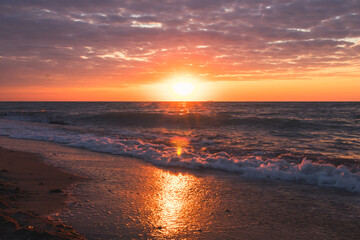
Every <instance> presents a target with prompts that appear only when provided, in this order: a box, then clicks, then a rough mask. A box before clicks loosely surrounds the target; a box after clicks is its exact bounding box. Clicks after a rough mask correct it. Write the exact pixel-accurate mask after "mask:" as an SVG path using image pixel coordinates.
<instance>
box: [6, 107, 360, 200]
mask: <svg viewBox="0 0 360 240" xmlns="http://www.w3.org/2000/svg"><path fill="white" fill-rule="evenodd" d="M0 135H3V136H8V137H10V138H21V139H32V140H42V141H49V142H55V143H60V144H63V145H65V146H71V147H75V148H84V149H87V150H91V151H96V152H102V153H109V154H113V155H122V156H128V157H135V158H138V159H141V160H143V161H146V162H150V163H152V164H154V165H157V166H162V167H165V168H166V167H178V168H186V169H199V170H202V169H209V170H217V171H221V172H222V173H228V174H237V175H239V176H241V177H244V178H248V179H265V180H266V181H274V180H280V181H284V182H291V183H294V184H295V185H296V184H309V185H317V186H320V187H330V188H338V189H342V190H345V191H349V192H357V193H359V192H360V103H359V102H354V103H353V102H314V103H312V102H0Z"/></svg>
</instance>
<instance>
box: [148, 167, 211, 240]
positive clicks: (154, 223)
mask: <svg viewBox="0 0 360 240" xmlns="http://www.w3.org/2000/svg"><path fill="white" fill-rule="evenodd" d="M200 185H201V179H199V178H197V177H195V176H192V175H189V174H182V173H178V174H177V173H173V172H169V171H162V170H159V171H157V172H156V173H155V174H154V191H153V192H152V195H151V196H149V198H148V199H144V201H145V203H144V204H145V208H147V209H149V210H150V211H149V212H148V214H150V216H148V219H147V221H146V224H149V225H150V226H148V227H150V228H152V230H151V235H152V236H153V237H160V238H176V237H177V236H180V235H181V236H183V234H184V232H193V234H194V232H197V231H199V230H200V228H201V225H202V224H203V223H204V222H203V220H202V219H201V218H202V216H201V214H200V209H201V208H200V207H201V202H202V198H203V195H202V194H201V193H199V191H198V190H197V189H198V188H199V186H200Z"/></svg>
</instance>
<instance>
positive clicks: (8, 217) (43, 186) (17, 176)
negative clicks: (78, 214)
mask: <svg viewBox="0 0 360 240" xmlns="http://www.w3.org/2000/svg"><path fill="white" fill-rule="evenodd" d="M0 179H1V182H0V191H1V196H0V203H1V204H0V205H1V207H0V218H1V224H0V236H1V237H0V239H83V237H82V236H81V235H80V234H78V233H76V232H75V231H74V230H73V229H72V228H71V227H69V226H66V225H63V224H62V223H61V222H58V221H52V220H50V219H49V218H47V217H46V216H47V215H49V214H52V213H56V212H57V211H59V210H61V209H63V208H64V207H66V206H67V203H66V201H67V199H68V194H67V193H66V190H67V189H68V188H69V187H70V185H72V184H74V183H76V182H78V181H83V180H84V179H83V178H80V177H78V176H75V175H73V174H70V173H66V172H64V171H62V170H60V169H59V168H56V167H53V166H50V165H47V164H45V163H44V162H43V161H42V160H41V158H40V157H39V156H38V155H36V154H34V153H27V152H20V151H12V150H7V149H2V148H0Z"/></svg>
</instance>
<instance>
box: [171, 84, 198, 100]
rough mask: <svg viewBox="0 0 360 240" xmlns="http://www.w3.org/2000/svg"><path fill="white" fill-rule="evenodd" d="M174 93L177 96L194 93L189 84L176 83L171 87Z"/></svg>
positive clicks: (192, 87)
mask: <svg viewBox="0 0 360 240" xmlns="http://www.w3.org/2000/svg"><path fill="white" fill-rule="evenodd" d="M173 89H174V92H175V93H176V94H178V95H179V96H182V97H183V96H187V95H189V94H191V93H192V92H193V91H194V85H193V84H192V83H189V82H178V83H175V84H174V85H173Z"/></svg>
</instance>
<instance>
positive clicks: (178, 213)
mask: <svg viewBox="0 0 360 240" xmlns="http://www.w3.org/2000/svg"><path fill="white" fill-rule="evenodd" d="M0 146H4V147H9V148H12V149H14V150H20V149H23V150H25V151H33V152H38V153H39V154H41V155H43V156H44V158H45V160H46V162H51V164H52V165H55V166H61V167H62V168H64V169H66V170H67V171H70V172H74V173H76V174H81V175H84V176H91V178H92V179H91V180H89V181H86V182H84V183H83V184H78V185H76V187H75V188H74V191H75V192H76V198H77V199H78V203H77V204H75V205H73V206H72V207H70V208H69V209H68V210H66V211H62V213H61V215H60V218H61V219H62V220H64V221H65V222H66V223H68V224H70V225H72V226H73V227H74V228H75V229H76V230H78V231H79V232H80V233H82V234H84V235H85V236H86V238H87V239H90V240H91V239H132V238H134V239H358V238H359V237H360V195H359V194H357V193H350V192H346V191H342V190H338V189H333V188H321V187H317V186H310V185H304V184H294V183H288V182H282V181H266V180H258V179H245V178H242V177H240V176H238V175H236V174H229V173H225V172H221V171H214V170H212V171H209V170H186V169H180V168H169V167H158V166H154V165H152V164H150V163H146V162H143V161H141V160H138V159H133V158H127V157H122V156H114V155H110V154H102V153H95V152H90V151H87V150H83V149H76V148H70V147H64V146H61V145H59V144H53V143H48V142H41V141H29V140H18V139H9V138H4V137H0Z"/></svg>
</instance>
